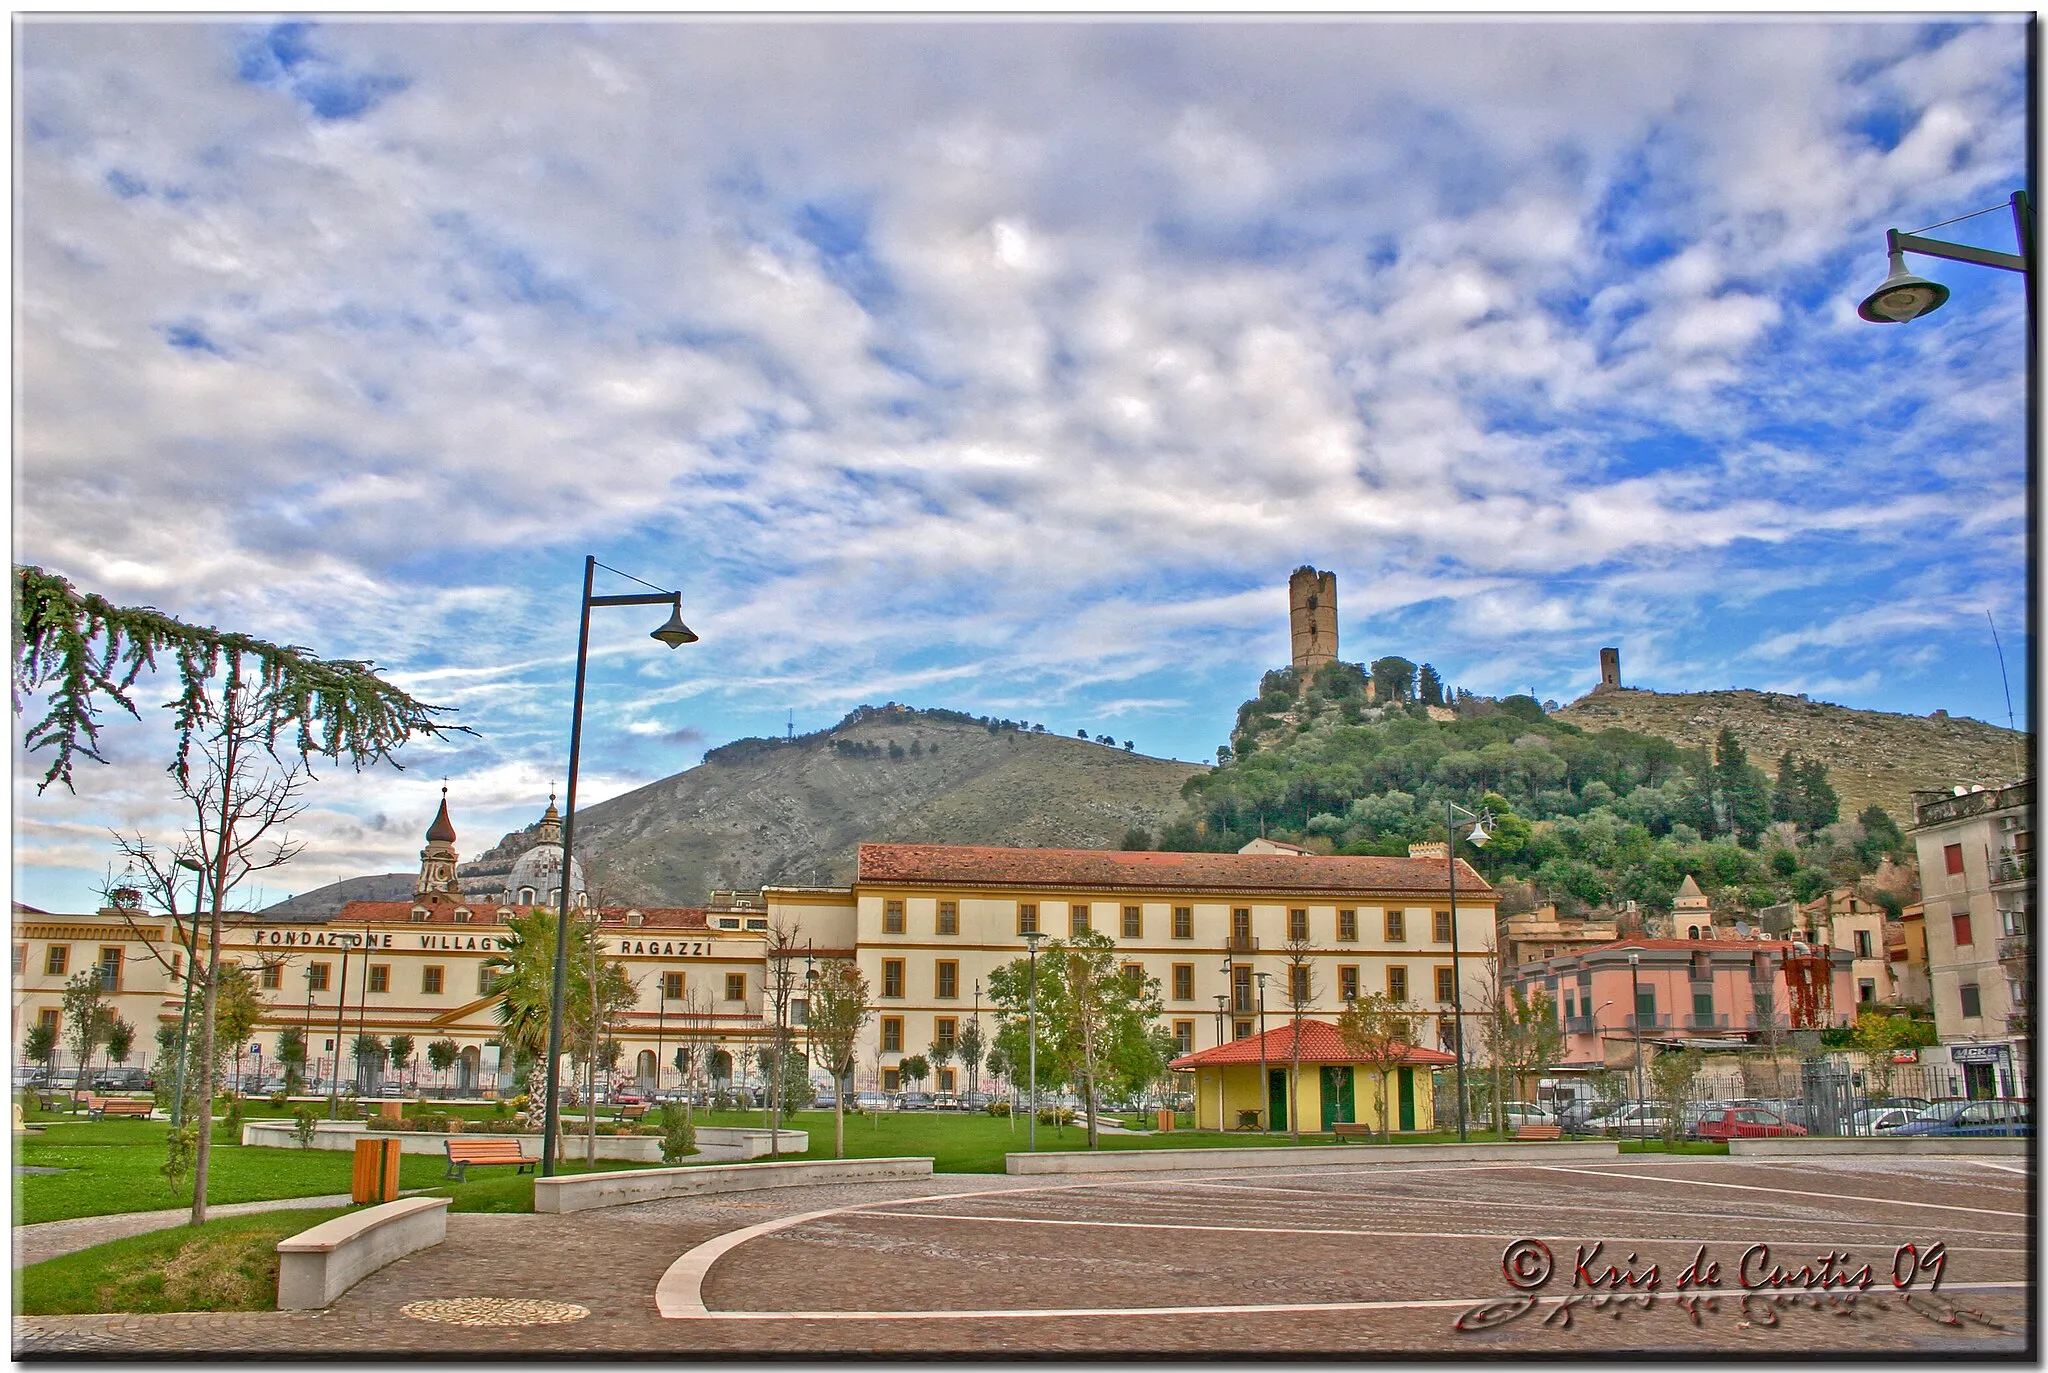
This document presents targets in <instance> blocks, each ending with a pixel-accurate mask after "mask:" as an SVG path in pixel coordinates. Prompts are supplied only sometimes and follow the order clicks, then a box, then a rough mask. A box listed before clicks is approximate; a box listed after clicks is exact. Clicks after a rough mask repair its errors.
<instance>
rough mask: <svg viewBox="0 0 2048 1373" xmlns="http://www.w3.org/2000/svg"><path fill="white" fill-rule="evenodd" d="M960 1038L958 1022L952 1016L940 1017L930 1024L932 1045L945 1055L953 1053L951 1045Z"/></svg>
mask: <svg viewBox="0 0 2048 1373" xmlns="http://www.w3.org/2000/svg"><path fill="white" fill-rule="evenodd" d="M959 1038H960V1022H959V1021H958V1020H955V1019H954V1018H953V1017H952V1016H949V1015H942V1016H940V1017H939V1018H938V1019H937V1020H934V1021H933V1022H932V1043H933V1044H935V1045H937V1046H938V1047H939V1048H941V1049H943V1050H945V1051H946V1052H947V1053H949V1054H950V1053H952V1052H953V1045H954V1042H955V1041H956V1040H958V1039H959Z"/></svg>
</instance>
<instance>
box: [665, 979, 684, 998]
mask: <svg viewBox="0 0 2048 1373" xmlns="http://www.w3.org/2000/svg"><path fill="white" fill-rule="evenodd" d="M661 999H662V1000H663V1001H681V1000H682V999H683V975H682V974H681V973H663V974H662V975H661Z"/></svg>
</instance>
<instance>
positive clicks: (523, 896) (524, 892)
mask: <svg viewBox="0 0 2048 1373" xmlns="http://www.w3.org/2000/svg"><path fill="white" fill-rule="evenodd" d="M539 894H540V893H538V892H536V891H535V890H534V889H533V888H532V887H521V888H520V889H519V904H520V905H522V906H531V905H532V904H533V901H534V898H535V897H536V896H538V895H539Z"/></svg>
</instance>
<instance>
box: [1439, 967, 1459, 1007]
mask: <svg viewBox="0 0 2048 1373" xmlns="http://www.w3.org/2000/svg"><path fill="white" fill-rule="evenodd" d="M1436 999H1437V1000H1438V1001H1456V1000H1457V999H1458V975H1457V973H1456V972H1454V971H1452V970H1451V969H1449V968H1438V969H1437V970H1436Z"/></svg>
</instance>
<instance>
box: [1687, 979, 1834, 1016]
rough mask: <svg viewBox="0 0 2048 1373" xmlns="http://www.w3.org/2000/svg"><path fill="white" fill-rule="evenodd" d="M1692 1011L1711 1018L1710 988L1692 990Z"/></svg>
mask: <svg viewBox="0 0 2048 1373" xmlns="http://www.w3.org/2000/svg"><path fill="white" fill-rule="evenodd" d="M1864 985H1865V986H1869V985H1870V984H1869V983H1867V982H1866V983H1865V984H1864ZM1692 1013H1693V1015H1694V1017H1695V1018H1699V1017H1704V1018H1706V1019H1708V1020H1712V1019H1713V1017H1714V993H1713V991H1712V989H1709V990H1707V991H1704V992H1694V993H1693V994H1692Z"/></svg>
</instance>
